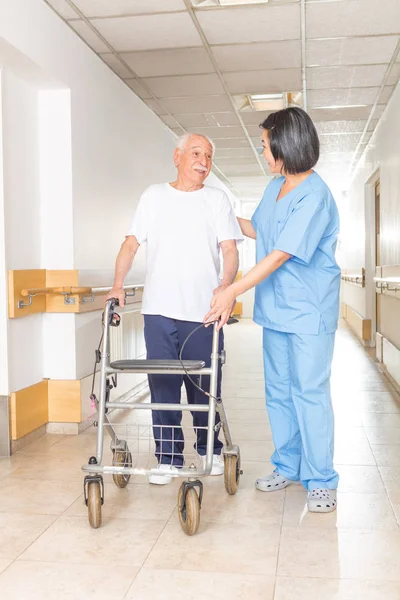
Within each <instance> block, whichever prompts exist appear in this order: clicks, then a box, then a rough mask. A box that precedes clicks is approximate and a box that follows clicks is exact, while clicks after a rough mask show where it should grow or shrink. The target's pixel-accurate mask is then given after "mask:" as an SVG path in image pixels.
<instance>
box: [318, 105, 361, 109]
mask: <svg viewBox="0 0 400 600" xmlns="http://www.w3.org/2000/svg"><path fill="white" fill-rule="evenodd" d="M366 106H368V104H332V106H314V107H313V110H326V109H328V110H336V109H338V108H365V107H366Z"/></svg>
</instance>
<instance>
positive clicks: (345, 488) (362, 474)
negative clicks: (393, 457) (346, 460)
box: [337, 465, 385, 494]
mask: <svg viewBox="0 0 400 600" xmlns="http://www.w3.org/2000/svg"><path fill="white" fill-rule="evenodd" d="M337 471H338V473H339V487H338V489H339V492H342V493H343V492H353V493H358V494H363V493H366V494H371V493H379V494H381V493H384V492H385V486H384V485H383V482H382V478H381V475H380V473H379V469H378V467H373V466H366V467H364V466H358V465H337Z"/></svg>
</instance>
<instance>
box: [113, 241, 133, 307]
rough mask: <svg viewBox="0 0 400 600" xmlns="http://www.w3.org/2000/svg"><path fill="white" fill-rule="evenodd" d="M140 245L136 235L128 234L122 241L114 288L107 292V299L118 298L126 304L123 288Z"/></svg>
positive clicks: (121, 302) (116, 265)
mask: <svg viewBox="0 0 400 600" xmlns="http://www.w3.org/2000/svg"><path fill="white" fill-rule="evenodd" d="M139 246H140V244H139V242H138V241H137V239H136V237H135V236H134V235H128V236H126V238H125V241H124V242H123V243H122V246H121V249H120V251H119V253H118V256H117V261H116V263H115V274H114V283H113V288H112V290H111V291H110V292H109V293H108V294H107V296H106V300H108V298H118V301H119V305H120V306H121V307H123V306H124V304H125V294H124V290H123V287H124V281H125V277H126V276H127V274H128V273H129V271H130V269H131V267H132V263H133V259H134V258H135V255H136V252H137V251H138V248H139Z"/></svg>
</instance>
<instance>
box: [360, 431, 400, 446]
mask: <svg viewBox="0 0 400 600" xmlns="http://www.w3.org/2000/svg"><path fill="white" fill-rule="evenodd" d="M365 433H366V434H367V437H368V440H369V442H370V444H381V445H386V444H389V445H392V444H393V445H394V444H398V445H400V431H399V430H398V429H396V428H391V427H365Z"/></svg>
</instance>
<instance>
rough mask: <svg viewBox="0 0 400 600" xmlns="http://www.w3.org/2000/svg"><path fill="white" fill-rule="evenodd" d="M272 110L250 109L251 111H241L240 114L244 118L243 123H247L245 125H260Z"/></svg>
mask: <svg viewBox="0 0 400 600" xmlns="http://www.w3.org/2000/svg"><path fill="white" fill-rule="evenodd" d="M270 114H271V112H264V111H260V112H257V111H251V112H250V111H249V112H241V113H240V116H241V117H242V119H243V123H245V125H259V124H260V123H262V122H263V121H265V119H266V118H267V117H268V115H270Z"/></svg>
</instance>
